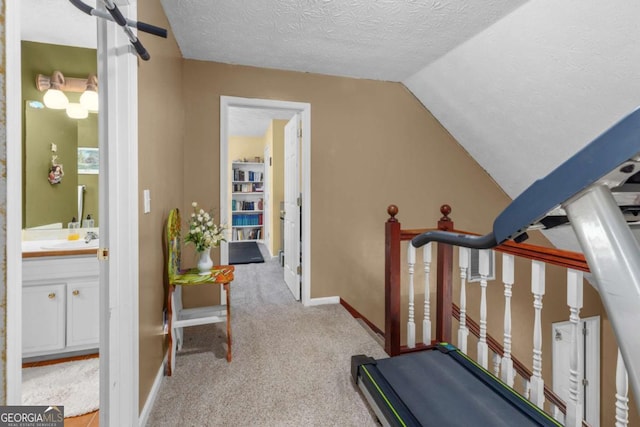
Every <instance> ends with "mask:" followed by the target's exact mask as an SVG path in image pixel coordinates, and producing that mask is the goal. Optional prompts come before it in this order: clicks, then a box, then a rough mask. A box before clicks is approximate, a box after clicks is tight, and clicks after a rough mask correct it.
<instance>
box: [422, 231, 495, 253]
mask: <svg viewBox="0 0 640 427" xmlns="http://www.w3.org/2000/svg"><path fill="white" fill-rule="evenodd" d="M429 242H439V243H447V244H450V245H456V246H463V247H465V248H471V249H490V248H493V247H495V246H497V245H498V242H496V238H495V236H494V235H493V233H489V234H485V235H484V236H470V235H468V234H459V233H454V232H451V231H427V232H426V233H422V234H420V235H418V236H416V237H414V238H413V239H411V244H412V245H413V246H414V247H415V248H419V247H421V246H424V245H426V244H427V243H429Z"/></svg>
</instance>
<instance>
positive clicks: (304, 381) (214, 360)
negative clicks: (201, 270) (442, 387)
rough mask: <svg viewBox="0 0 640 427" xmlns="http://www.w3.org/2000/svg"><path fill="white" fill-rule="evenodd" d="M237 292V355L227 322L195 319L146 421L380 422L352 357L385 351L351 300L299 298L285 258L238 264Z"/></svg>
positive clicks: (234, 313) (243, 423)
mask: <svg viewBox="0 0 640 427" xmlns="http://www.w3.org/2000/svg"><path fill="white" fill-rule="evenodd" d="M231 297H232V308H233V311H232V328H233V361H232V362H231V363H227V361H226V360H225V353H226V349H225V346H226V344H225V342H226V339H225V325H224V324H214V325H203V326H195V327H191V328H186V329H185V345H184V347H183V350H182V351H181V352H179V353H178V356H177V358H176V370H175V372H174V374H173V376H172V377H165V379H164V381H163V384H162V387H161V389H160V392H159V395H158V398H157V400H156V402H155V405H154V408H153V410H152V411H151V414H150V417H149V421H148V423H147V425H149V426H154V427H156V426H177V425H188V426H231V425H233V426H241V427H243V426H358V427H360V426H376V425H378V424H377V422H376V421H375V417H374V416H373V415H372V412H371V411H370V409H369V407H368V406H367V404H366V403H365V401H364V400H363V398H362V396H361V395H360V393H359V392H358V389H357V386H355V385H354V384H353V382H352V380H351V377H350V369H351V367H350V361H351V356H352V355H354V354H361V353H364V354H367V355H370V356H373V357H377V358H380V357H385V356H386V354H385V353H384V351H383V349H382V347H381V346H380V344H379V343H377V342H376V341H375V340H374V338H373V337H372V336H371V335H370V334H369V332H367V331H366V330H365V329H364V328H363V327H362V326H361V325H360V323H359V322H357V321H356V320H355V319H353V318H352V317H351V316H350V315H349V314H348V313H347V311H346V310H344V308H343V307H342V306H340V305H324V306H316V307H303V306H302V304H301V303H299V302H296V301H294V299H293V297H292V295H291V293H290V292H289V290H288V289H287V287H286V285H285V284H284V281H283V280H282V268H281V267H280V266H279V264H278V262H277V260H268V261H267V262H265V263H264V264H247V265H238V266H236V280H235V281H234V282H233V284H232V292H231Z"/></svg>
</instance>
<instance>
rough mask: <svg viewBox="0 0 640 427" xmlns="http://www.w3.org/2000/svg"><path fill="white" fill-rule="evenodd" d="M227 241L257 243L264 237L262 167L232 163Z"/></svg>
mask: <svg viewBox="0 0 640 427" xmlns="http://www.w3.org/2000/svg"><path fill="white" fill-rule="evenodd" d="M231 169H232V177H231V241H232V242H239V241H245V242H246V241H257V240H262V239H263V235H264V225H263V224H264V211H263V200H264V199H263V196H264V182H263V180H264V164H263V163H257V162H232V163H231Z"/></svg>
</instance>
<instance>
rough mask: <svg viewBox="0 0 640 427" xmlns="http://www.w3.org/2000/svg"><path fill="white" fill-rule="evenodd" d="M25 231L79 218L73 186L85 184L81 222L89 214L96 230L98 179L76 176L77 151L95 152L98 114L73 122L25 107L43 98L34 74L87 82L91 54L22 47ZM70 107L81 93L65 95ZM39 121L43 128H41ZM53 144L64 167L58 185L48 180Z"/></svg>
mask: <svg viewBox="0 0 640 427" xmlns="http://www.w3.org/2000/svg"><path fill="white" fill-rule="evenodd" d="M21 46H22V100H23V105H24V106H25V108H24V110H23V117H22V123H23V132H22V152H23V158H22V161H23V165H22V166H23V169H22V170H23V176H22V179H23V186H22V189H23V194H22V202H23V205H22V223H23V227H25V228H26V227H34V226H38V225H42V224H48V223H54V222H62V223H63V224H64V226H66V223H67V222H69V221H70V220H71V218H72V217H73V216H77V213H76V212H77V185H78V184H85V185H86V186H87V191H86V192H85V209H84V212H85V214H84V215H85V216H86V214H87V213H90V214H91V215H92V216H93V218H94V219H95V220H96V225H97V224H98V176H97V175H78V174H77V147H78V146H81V147H97V146H98V120H97V115H96V114H89V118H87V119H84V120H75V119H70V118H69V117H67V115H66V113H65V112H64V111H56V110H49V109H46V108H44V109H35V108H29V107H28V106H27V104H28V103H27V101H29V100H36V101H42V97H43V95H44V92H40V91H38V90H37V89H36V86H35V79H36V74H44V75H49V76H50V75H51V74H52V72H53V71H55V70H59V71H61V72H62V74H64V75H65V76H67V77H80V78H84V77H87V76H88V75H89V74H91V73H93V74H96V73H97V56H96V51H95V49H85V48H76V47H69V46H59V45H51V44H45V43H35V42H26V41H23V42H22V44H21ZM66 95H67V97H68V98H69V101H70V102H78V100H79V98H80V93H72V92H66ZM39 121H42V123H39ZM51 143H54V144H56V145H57V148H58V151H57V153H55V154H57V155H58V162H59V163H62V164H63V166H64V177H63V179H62V182H61V183H60V184H56V185H51V184H50V183H49V181H48V180H47V173H48V168H49V167H50V165H51V155H52V154H54V153H52V152H51Z"/></svg>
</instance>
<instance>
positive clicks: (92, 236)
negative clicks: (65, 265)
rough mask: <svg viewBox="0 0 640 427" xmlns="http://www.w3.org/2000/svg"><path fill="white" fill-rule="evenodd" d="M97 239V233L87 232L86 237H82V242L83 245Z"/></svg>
mask: <svg viewBox="0 0 640 427" xmlns="http://www.w3.org/2000/svg"><path fill="white" fill-rule="evenodd" d="M97 238H98V233H95V232H93V231H87V235H86V236H84V241H85V243H89V242H90V241H92V240H93V239H97Z"/></svg>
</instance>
